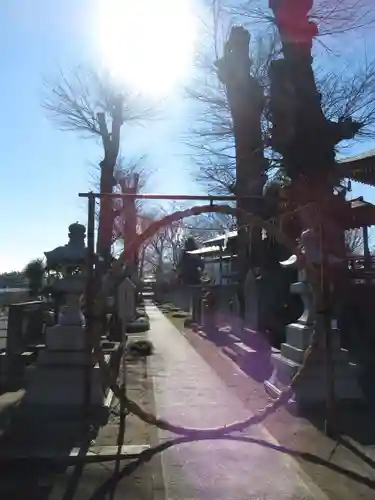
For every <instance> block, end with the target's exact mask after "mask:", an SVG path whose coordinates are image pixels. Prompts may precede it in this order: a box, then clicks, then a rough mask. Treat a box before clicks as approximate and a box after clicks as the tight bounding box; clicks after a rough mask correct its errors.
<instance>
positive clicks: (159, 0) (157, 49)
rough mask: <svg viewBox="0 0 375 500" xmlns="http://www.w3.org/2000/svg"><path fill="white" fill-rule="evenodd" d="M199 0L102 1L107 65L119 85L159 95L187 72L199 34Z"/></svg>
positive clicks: (103, 48) (100, 16)
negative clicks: (197, 13) (196, 4)
mask: <svg viewBox="0 0 375 500" xmlns="http://www.w3.org/2000/svg"><path fill="white" fill-rule="evenodd" d="M194 1H195V0H98V2H99V9H98V18H97V19H98V21H97V22H98V42H99V51H100V55H101V57H102V59H103V64H104V66H105V68H106V69H107V70H108V71H109V72H110V73H111V75H112V76H113V77H114V78H115V79H116V80H117V81H118V82H119V83H120V84H121V82H124V83H126V84H128V85H131V86H132V87H133V88H134V89H135V90H137V91H140V92H143V93H147V94H149V95H153V96H155V97H158V96H162V95H166V94H168V93H170V92H171V91H172V89H173V87H174V86H175V85H176V84H177V83H179V82H181V81H182V80H183V79H184V78H186V76H187V75H188V74H189V71H190V68H191V65H192V61H193V54H194V43H195V40H196V37H197V21H196V17H195V15H194V8H193V7H194V6H193V2H194Z"/></svg>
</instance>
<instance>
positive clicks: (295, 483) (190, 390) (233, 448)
mask: <svg viewBox="0 0 375 500" xmlns="http://www.w3.org/2000/svg"><path fill="white" fill-rule="evenodd" d="M147 313H148V314H149V316H150V320H151V330H150V331H149V339H150V340H151V341H152V343H153V344H154V347H155V354H154V356H152V357H151V358H150V360H149V370H150V373H149V375H152V377H153V385H154V397H155V404H156V411H157V414H158V416H163V417H165V418H167V419H168V420H170V421H172V422H174V423H177V424H179V425H186V426H188V427H216V426H219V425H223V424H226V423H229V422H232V421H233V420H238V419H242V418H245V417H247V416H249V413H248V410H246V409H245V407H244V405H243V404H242V402H241V401H240V400H239V399H238V398H237V397H236V396H235V395H234V394H233V393H231V392H230V389H229V388H228V387H227V386H226V385H225V384H224V383H223V382H222V381H221V380H220V379H219V377H218V376H217V375H216V373H215V372H214V371H213V370H212V368H211V367H210V366H209V365H208V364H207V363H206V362H205V361H204V360H203V358H202V357H201V356H200V355H199V354H198V353H197V352H196V351H195V350H194V349H193V348H192V347H191V345H190V344H189V343H188V341H187V340H186V339H185V338H184V337H183V336H182V334H181V333H180V332H179V331H178V330H177V329H176V328H175V327H174V326H173V325H172V324H171V323H170V322H169V321H168V320H167V319H166V318H165V316H164V315H163V314H162V313H161V312H160V311H159V310H158V309H157V308H156V307H155V306H153V305H149V306H148V307H147ZM241 435H242V436H244V437H245V436H247V437H252V438H256V439H262V440H267V441H269V442H270V441H271V442H272V443H273V444H275V441H274V440H273V441H272V438H271V436H270V434H269V433H268V432H267V431H266V430H265V429H264V428H263V427H262V426H260V425H258V426H256V427H253V428H251V429H249V430H248V431H247V432H245V433H242V434H241ZM159 437H160V440H161V441H164V440H168V439H170V438H171V437H174V436H171V434H170V433H168V432H164V431H160V433H159ZM162 464H163V475H164V481H165V488H166V498H168V500H182V499H187V500H188V499H189V500H190V499H200V500H214V499H215V500H228V499H229V498H230V499H231V500H250V499H251V500H255V499H258V500H260V499H262V500H281V499H294V500H302V499H303V500H327V496H326V495H325V494H324V493H323V492H322V491H321V490H320V489H319V488H318V487H317V486H316V485H315V484H314V483H312V481H311V480H310V479H309V478H308V476H307V475H305V473H304V472H303V471H302V470H301V469H300V467H299V466H298V464H297V463H296V462H295V461H294V460H293V459H292V458H290V457H288V456H287V455H282V454H280V453H278V452H276V451H273V450H271V449H269V448H265V447H262V446H259V445H255V444H251V443H249V442H245V441H244V442H241V441H230V440H220V441H219V440H215V441H200V442H191V443H184V444H180V445H176V446H174V447H172V448H170V449H168V450H167V451H165V452H164V453H163V455H162Z"/></svg>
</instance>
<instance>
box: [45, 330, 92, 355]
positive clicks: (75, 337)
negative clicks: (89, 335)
mask: <svg viewBox="0 0 375 500" xmlns="http://www.w3.org/2000/svg"><path fill="white" fill-rule="evenodd" d="M46 344H47V348H48V349H49V350H50V351H82V350H83V349H84V348H85V330H84V328H83V327H82V326H79V325H76V326H74V325H55V326H51V327H48V328H47V329H46Z"/></svg>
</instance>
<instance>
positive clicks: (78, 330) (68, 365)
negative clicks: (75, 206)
mask: <svg viewBox="0 0 375 500" xmlns="http://www.w3.org/2000/svg"><path fill="white" fill-rule="evenodd" d="M85 232H86V229H85V227H84V226H82V225H81V224H78V223H75V224H72V225H70V226H69V242H68V244H67V245H64V246H61V247H57V248H55V249H54V250H52V251H50V252H45V256H46V259H47V269H54V270H58V271H59V272H60V273H61V274H62V278H60V279H58V280H57V281H56V282H55V283H54V285H53V287H54V288H55V290H58V291H61V292H62V293H63V294H64V296H65V305H63V306H62V308H61V309H60V311H59V315H58V324H57V325H54V326H50V327H47V329H46V349H45V350H44V351H41V352H40V354H39V356H38V359H37V362H36V364H35V365H34V366H32V367H30V368H29V369H28V372H29V373H28V375H29V376H28V388H27V392H26V396H25V398H26V402H28V403H30V404H33V405H47V406H52V405H55V406H56V407H59V408H61V409H62V408H64V409H66V408H72V407H78V406H81V405H83V400H84V369H85V366H86V362H87V355H86V353H85V325H84V322H85V320H84V317H83V315H82V312H81V307H80V296H81V294H82V293H83V291H84V287H85V275H84V270H83V268H84V262H85V259H86V255H87V249H86V247H85ZM103 402H104V391H103V385H102V380H101V375H100V369H99V366H98V365H97V364H95V363H94V361H92V368H91V404H92V405H93V406H102V405H103Z"/></svg>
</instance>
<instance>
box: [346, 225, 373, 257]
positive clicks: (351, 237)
mask: <svg viewBox="0 0 375 500" xmlns="http://www.w3.org/2000/svg"><path fill="white" fill-rule="evenodd" d="M369 239H370V240H371V238H369ZM369 243H371V241H369ZM345 244H346V251H347V254H348V255H358V254H362V255H363V232H362V229H361V228H356V229H351V230H350V231H346V232H345Z"/></svg>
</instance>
